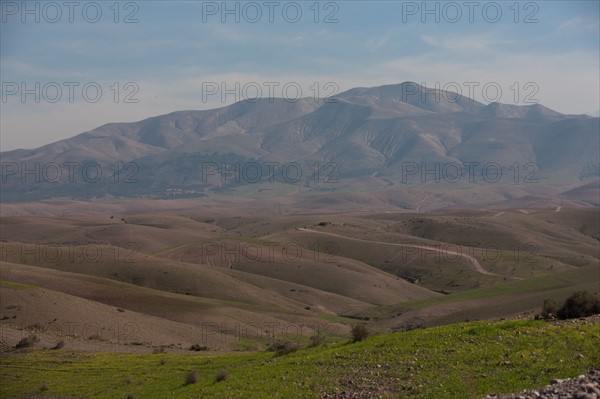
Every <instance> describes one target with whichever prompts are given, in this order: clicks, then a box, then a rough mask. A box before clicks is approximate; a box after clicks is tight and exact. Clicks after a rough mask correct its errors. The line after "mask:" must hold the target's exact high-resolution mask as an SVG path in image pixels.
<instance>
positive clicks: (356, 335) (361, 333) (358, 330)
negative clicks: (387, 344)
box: [352, 324, 369, 342]
mask: <svg viewBox="0 0 600 399" xmlns="http://www.w3.org/2000/svg"><path fill="white" fill-rule="evenodd" d="M368 336H369V330H367V326H365V325H364V324H355V325H353V326H352V342H358V341H362V340H363V339H365V338H367V337H368Z"/></svg>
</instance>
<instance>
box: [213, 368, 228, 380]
mask: <svg viewBox="0 0 600 399" xmlns="http://www.w3.org/2000/svg"><path fill="white" fill-rule="evenodd" d="M228 377H229V371H227V370H225V369H220V370H219V371H217V372H216V373H215V381H216V382H221V381H225V380H226V379H227V378H228Z"/></svg>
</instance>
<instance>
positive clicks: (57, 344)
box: [52, 340, 65, 349]
mask: <svg viewBox="0 0 600 399" xmlns="http://www.w3.org/2000/svg"><path fill="white" fill-rule="evenodd" d="M64 347H65V341H63V340H60V341H58V342H57V343H56V345H54V346H53V347H52V349H62V348H64Z"/></svg>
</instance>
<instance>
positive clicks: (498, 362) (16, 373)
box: [0, 320, 600, 399]
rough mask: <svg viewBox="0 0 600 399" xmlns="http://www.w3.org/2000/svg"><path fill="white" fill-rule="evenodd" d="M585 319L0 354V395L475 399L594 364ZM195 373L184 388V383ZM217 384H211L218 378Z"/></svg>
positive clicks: (592, 330)
mask: <svg viewBox="0 0 600 399" xmlns="http://www.w3.org/2000/svg"><path fill="white" fill-rule="evenodd" d="M599 327H600V326H599V325H598V324H597V322H596V323H593V322H591V321H590V320H577V321H574V322H568V323H564V322H563V323H561V324H557V323H548V322H545V321H534V320H528V321H504V322H496V323H491V322H472V323H462V324H454V325H447V326H441V327H435V328H428V329H423V330H413V331H407V332H402V333H394V334H383V335H378V336H369V337H368V338H366V339H365V340H363V341H360V342H356V343H350V342H349V340H348V341H346V342H343V343H337V344H333V345H325V346H319V347H315V348H310V349H300V350H297V351H294V352H291V353H288V354H284V355H280V356H276V354H275V353H274V352H257V353H243V354H227V355H170V354H154V355H137V354H108V353H102V354H79V353H73V352H67V351H33V352H26V353H22V354H12V355H4V357H3V358H2V359H1V367H0V396H1V397H7V398H25V397H27V395H31V394H32V393H34V392H38V393H39V392H40V390H43V395H44V396H45V397H59V396H63V397H64V396H70V397H86V398H107V399H108V398H111V399H112V398H126V397H127V396H128V395H131V396H130V397H134V398H150V399H151V398H165V397H168V398H190V397H204V398H249V397H252V398H290V397H293V398H316V397H322V396H323V395H328V394H335V393H336V392H337V393H340V392H346V393H353V392H354V393H359V392H362V393H365V394H367V396H370V397H377V396H381V397H412V398H431V397H444V398H480V397H482V396H484V395H486V394H489V393H492V392H513V391H518V390H521V389H525V388H534V387H538V386H543V385H546V384H547V383H548V382H549V380H550V379H552V378H567V377H572V376H576V375H579V374H582V373H584V372H586V371H587V370H589V369H591V368H593V367H597V366H598V365H600V353H598V351H597V350H596V349H597V348H596V347H595V345H596V343H597V342H599V341H600V328H599ZM194 371H195V372H196V373H195V379H196V381H195V382H194V383H189V382H186V380H187V378H188V377H189V376H190V373H194ZM225 374H226V375H227V377H226V378H218V376H219V375H225Z"/></svg>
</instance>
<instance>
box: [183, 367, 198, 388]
mask: <svg viewBox="0 0 600 399" xmlns="http://www.w3.org/2000/svg"><path fill="white" fill-rule="evenodd" d="M197 382H198V372H197V371H196V370H192V371H190V372H189V373H188V375H187V376H186V377H185V385H191V384H195V383H197Z"/></svg>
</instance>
